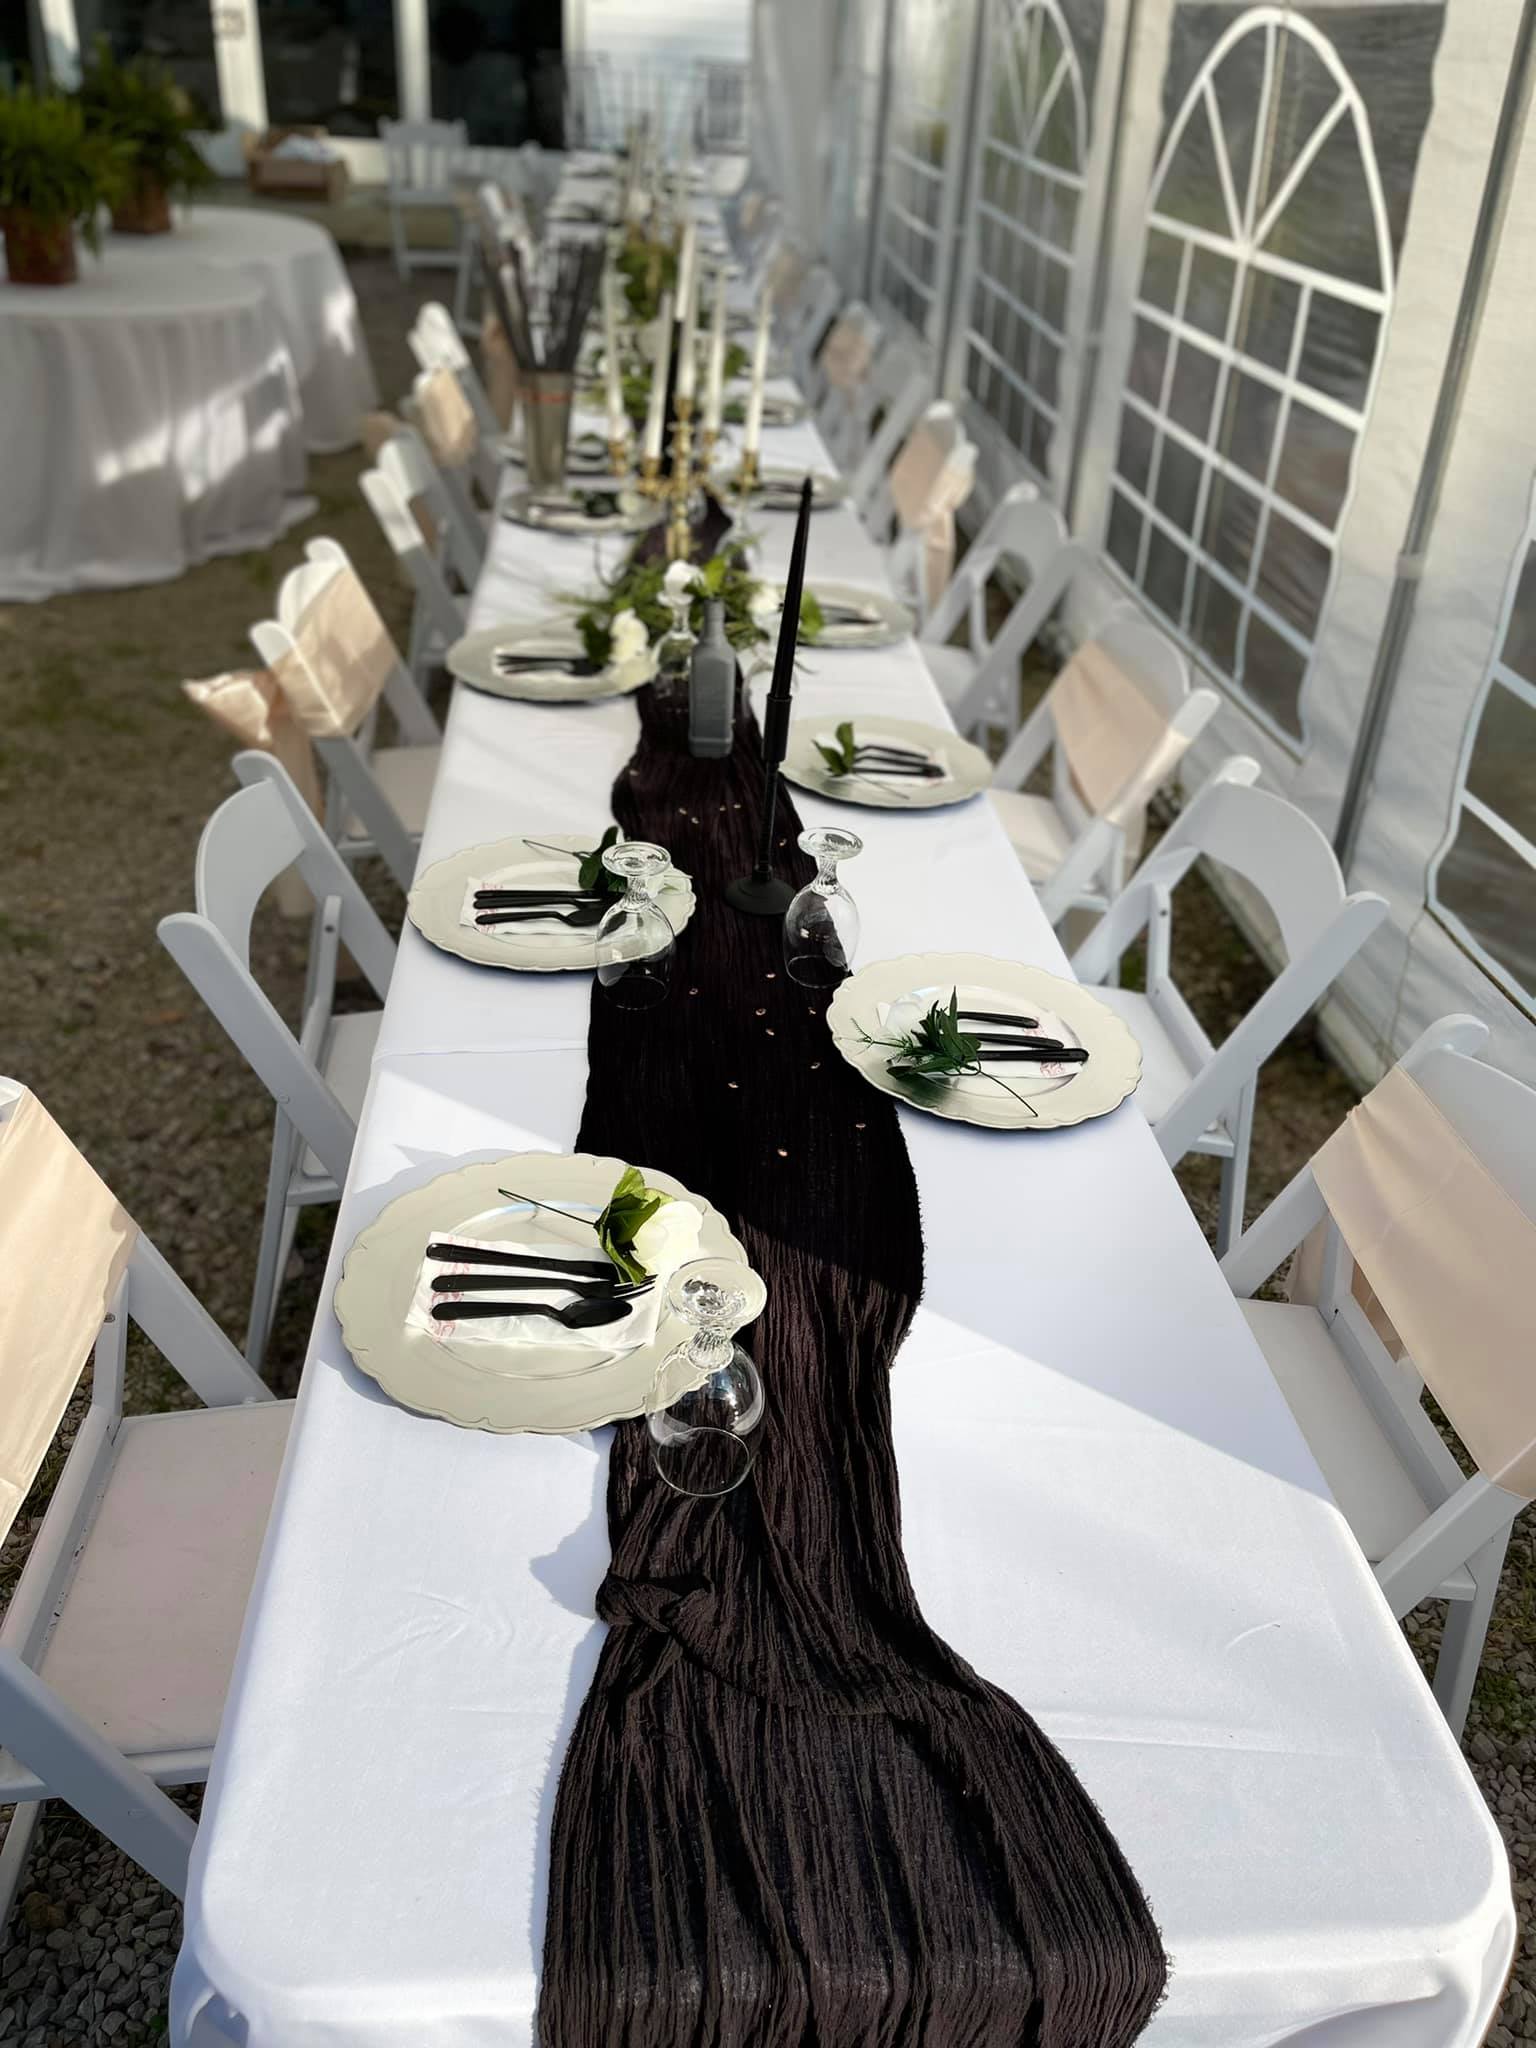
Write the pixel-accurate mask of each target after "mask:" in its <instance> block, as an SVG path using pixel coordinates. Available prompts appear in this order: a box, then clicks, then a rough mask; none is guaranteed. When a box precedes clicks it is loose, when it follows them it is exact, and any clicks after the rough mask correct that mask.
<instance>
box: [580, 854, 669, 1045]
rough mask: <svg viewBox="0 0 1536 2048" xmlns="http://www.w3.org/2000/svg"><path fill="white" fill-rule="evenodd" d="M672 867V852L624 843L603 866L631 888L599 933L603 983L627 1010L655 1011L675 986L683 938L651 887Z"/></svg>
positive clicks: (611, 998) (612, 998) (599, 972)
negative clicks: (674, 973)
mask: <svg viewBox="0 0 1536 2048" xmlns="http://www.w3.org/2000/svg"><path fill="white" fill-rule="evenodd" d="M670 865H671V862H670V860H669V859H668V857H667V851H666V848H665V847H662V846H652V845H651V844H650V843H649V842H648V841H647V840H644V839H623V840H620V842H619V843H618V845H617V846H610V847H609V848H608V849H607V851H606V852H605V853H604V855H603V866H604V867H605V868H607V870H608V872H609V873H610V874H613V875H622V876H623V877H624V881H625V884H626V888H625V893H624V897H623V899H622V901H620V902H618V903H616V904H615V905H614V906H613V908H612V910H610V911H608V912H606V914H605V915H604V917H603V920H602V922H601V924H599V926H598V928H597V978H598V981H599V982H600V984H601V985H602V987H603V989H604V991H605V992H606V994H607V996H608V999H609V1001H610V1002H614V1003H617V1004H618V1005H619V1007H620V1008H621V1009H624V1010H648V1009H650V1007H651V1005H652V1004H653V1003H659V1002H660V1001H661V999H662V997H663V996H664V995H665V994H666V992H667V989H668V987H669V986H670V984H671V980H672V956H673V954H674V953H675V952H676V950H677V934H676V933H675V932H674V931H673V929H672V924H671V920H670V919H669V918H668V916H667V914H666V912H665V911H664V910H662V909H661V908H660V906H659V905H657V904H655V903H653V902H652V901H651V897H650V892H649V890H648V888H647V886H646V885H647V883H648V882H651V881H654V880H655V879H656V878H657V877H659V876H661V875H664V874H665V873H666V871H667V869H668V867H669V866H670Z"/></svg>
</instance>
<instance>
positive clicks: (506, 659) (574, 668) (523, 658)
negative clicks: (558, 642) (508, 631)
mask: <svg viewBox="0 0 1536 2048" xmlns="http://www.w3.org/2000/svg"><path fill="white" fill-rule="evenodd" d="M491 666H492V668H494V669H495V671H496V673H497V675H499V676H529V675H543V674H545V673H548V674H552V675H562V676H600V675H601V674H602V673H603V665H602V663H601V662H600V661H593V660H592V659H591V657H590V656H588V655H585V654H513V653H510V652H508V651H507V650H506V649H498V651H497V652H496V653H495V654H493V655H492V656H491Z"/></svg>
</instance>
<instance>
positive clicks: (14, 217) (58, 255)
mask: <svg viewBox="0 0 1536 2048" xmlns="http://www.w3.org/2000/svg"><path fill="white" fill-rule="evenodd" d="M0 231H3V233H4V235H5V264H6V269H7V270H8V271H9V272H10V278H11V283H12V284H73V283H74V281H75V275H76V272H75V227H74V222H73V221H68V220H39V219H38V218H37V216H36V215H35V214H32V213H27V212H25V211H24V210H23V209H21V208H19V207H18V208H16V209H15V210H14V211H11V210H7V211H6V212H4V213H0Z"/></svg>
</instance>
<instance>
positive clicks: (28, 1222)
mask: <svg viewBox="0 0 1536 2048" xmlns="http://www.w3.org/2000/svg"><path fill="white" fill-rule="evenodd" d="M137 1237H138V1231H137V1228H136V1226H135V1225H134V1223H133V1221H132V1219H131V1218H130V1217H129V1216H128V1214H127V1213H126V1211H125V1210H124V1209H123V1208H122V1207H121V1205H120V1204H119V1203H118V1201H117V1199H116V1197H115V1196H114V1195H113V1194H112V1192H111V1190H110V1189H109V1188H108V1187H106V1186H105V1184H104V1183H103V1182H102V1181H101V1180H100V1179H98V1177H97V1175H96V1174H95V1172H94V1171H93V1170H92V1168H91V1167H90V1166H89V1165H88V1164H87V1162H86V1161H85V1160H84V1159H83V1158H82V1157H81V1155H80V1154H79V1153H78V1152H77V1151H76V1150H75V1148H74V1146H73V1145H72V1144H71V1143H70V1142H69V1140H68V1138H66V1137H65V1135H64V1133H63V1132H62V1131H61V1130H60V1129H59V1127H58V1125H57V1124H56V1123H55V1122H54V1120H53V1118H52V1117H51V1116H50V1115H49V1114H48V1112H47V1110H46V1109H44V1108H43V1105H42V1104H41V1103H40V1102H39V1101H38V1099H37V1097H36V1096H35V1095H33V1094H31V1093H30V1092H29V1093H27V1094H24V1095H23V1096H22V1097H21V1099H20V1101H19V1102H17V1104H16V1106H15V1108H14V1109H13V1110H12V1111H11V1114H10V1116H9V1117H8V1118H7V1120H6V1121H5V1122H4V1123H3V1124H0V1396H3V1398H0V1538H3V1537H4V1536H5V1535H6V1533H7V1532H8V1531H9V1529H10V1527H11V1524H12V1523H13V1522H14V1521H15V1519H16V1515H17V1512H18V1510H19V1509H20V1507H21V1504H22V1502H23V1501H24V1500H25V1499H26V1497H27V1492H28V1489H29V1488H30V1487H31V1484H32V1482H33V1480H34V1479H35V1478H36V1477H37V1473H38V1468H39V1466H41V1464H42V1462H43V1459H44V1457H45V1456H46V1454H47V1451H48V1446H49V1445H50V1444H51V1443H52V1442H53V1439H54V1436H55V1435H56V1433H57V1431H58V1427H59V1423H60V1421H61V1420H62V1418H63V1415H64V1410H65V1408H66V1407H67V1406H68V1405H69V1397H70V1395H71V1394H72V1393H73V1392H74V1390H75V1387H76V1385H77V1384H78V1382H79V1379H80V1375H81V1373H82V1371H83V1370H84V1369H85V1362H86V1360H87V1358H89V1356H90V1354H91V1348H92V1346H93V1345H94V1344H95V1342H96V1339H97V1337H98V1335H99V1334H100V1331H101V1325H102V1321H103V1319H104V1317H105V1316H106V1314H107V1311H108V1310H109V1309H110V1308H111V1306H112V1297H113V1295H114V1294H115V1293H116V1291H117V1285H118V1282H119V1281H120V1280H121V1279H122V1277H123V1273H124V1271H125V1270H126V1268H127V1264H128V1259H129V1256H130V1254H131V1253H132V1251H133V1247H134V1243H135V1241H136V1239H137Z"/></svg>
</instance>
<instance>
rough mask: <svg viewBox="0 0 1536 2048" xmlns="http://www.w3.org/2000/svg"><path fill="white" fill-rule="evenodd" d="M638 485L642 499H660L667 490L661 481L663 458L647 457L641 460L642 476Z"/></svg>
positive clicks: (637, 480)
mask: <svg viewBox="0 0 1536 2048" xmlns="http://www.w3.org/2000/svg"><path fill="white" fill-rule="evenodd" d="M636 485H637V488H638V490H639V492H640V495H641V497H642V498H659V497H661V496H662V495H663V493H664V492H665V490H666V486H665V484H663V482H662V480H661V457H660V456H659V455H645V456H642V457H641V460H640V474H639V476H638V478H637V479H636Z"/></svg>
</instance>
